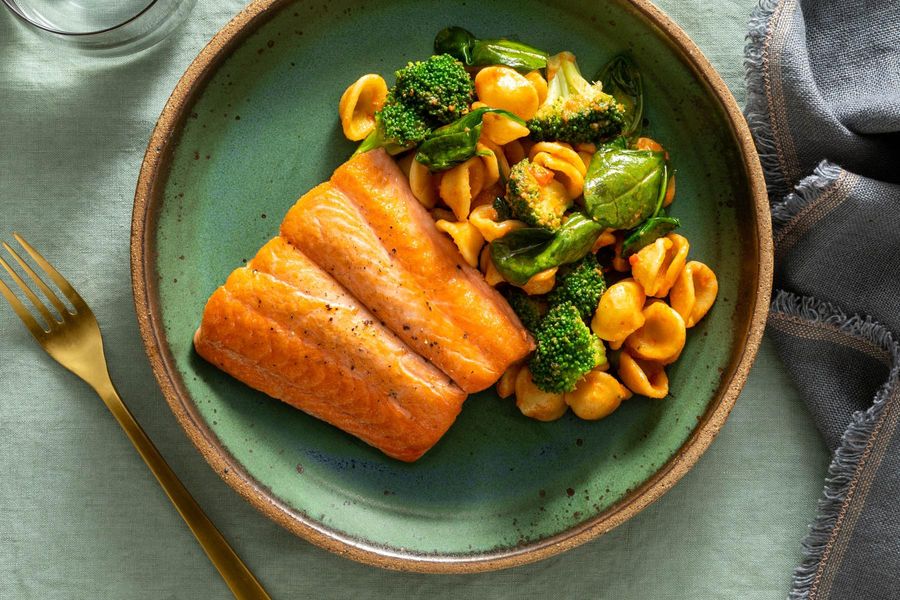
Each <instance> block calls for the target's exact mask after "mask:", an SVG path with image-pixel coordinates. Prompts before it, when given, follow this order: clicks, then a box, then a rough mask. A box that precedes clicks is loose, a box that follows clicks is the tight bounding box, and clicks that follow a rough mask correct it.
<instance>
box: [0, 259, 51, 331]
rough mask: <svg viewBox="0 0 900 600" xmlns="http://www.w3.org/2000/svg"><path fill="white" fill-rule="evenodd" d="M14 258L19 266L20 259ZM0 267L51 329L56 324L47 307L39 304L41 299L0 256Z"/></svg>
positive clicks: (41, 303)
mask: <svg viewBox="0 0 900 600" xmlns="http://www.w3.org/2000/svg"><path fill="white" fill-rule="evenodd" d="M3 245H4V246H6V244H3ZM7 249H9V248H7ZM15 258H16V260H17V261H19V264H20V265H21V264H22V262H21V261H22V259H21V258H19V257H18V256H15ZM0 266H2V267H3V268H4V269H6V272H7V273H9V276H10V277H12V279H13V281H15V282H16V285H18V286H19V289H21V290H22V292H24V293H25V295H26V296H27V297H28V299H29V300H31V303H32V304H34V307H35V308H36V309H38V312H39V313H41V316H42V317H44V320H45V321H47V326H48V327H53V324H54V323H56V319H54V318H53V315H52V314H50V311H49V310H47V307H46V306H45V305H44V303H43V302H41V299H40V298H38V297H37V294H35V293H34V292H33V291H32V289H31V288H30V287H29V286H28V284H27V283H25V280H24V279H22V278H21V277H20V276H19V274H18V273H16V272H15V271H14V270H13V268H12V267H11V266H9V263H8V262H6V261H5V260H3V257H2V256H0Z"/></svg>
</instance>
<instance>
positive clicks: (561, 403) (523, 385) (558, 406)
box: [516, 367, 569, 421]
mask: <svg viewBox="0 0 900 600" xmlns="http://www.w3.org/2000/svg"><path fill="white" fill-rule="evenodd" d="M516 406H518V407H519V410H520V411H522V414H523V415H525V416H526V417H531V418H532V419H537V420H538V421H555V420H556V419H558V418H560V417H561V416H563V415H564V414H566V410H568V408H569V407H568V405H567V404H566V401H565V399H564V398H563V395H562V394H551V393H550V392H543V391H541V390H539V389H538V388H537V386H536V385H534V381H532V379H531V371H530V370H529V369H528V367H523V368H522V370H521V371H519V374H518V375H517V376H516Z"/></svg>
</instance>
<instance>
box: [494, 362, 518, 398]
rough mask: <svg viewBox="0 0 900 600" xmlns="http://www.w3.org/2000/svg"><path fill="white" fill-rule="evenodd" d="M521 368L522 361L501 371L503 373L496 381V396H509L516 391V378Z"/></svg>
mask: <svg viewBox="0 0 900 600" xmlns="http://www.w3.org/2000/svg"><path fill="white" fill-rule="evenodd" d="M521 370H522V363H517V364H514V365H511V366H510V367H509V368H508V369H506V371H504V372H503V375H501V376H500V379H499V380H498V381H497V395H498V396H500V397H501V398H509V397H510V396H512V395H513V394H514V393H515V392H516V378H517V377H518V376H519V371H521Z"/></svg>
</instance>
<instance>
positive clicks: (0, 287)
mask: <svg viewBox="0 0 900 600" xmlns="http://www.w3.org/2000/svg"><path fill="white" fill-rule="evenodd" d="M0 294H3V297H4V298H6V300H7V301H8V302H9V305H10V306H12V309H13V310H14V311H15V312H16V314H17V315H19V318H20V319H22V322H23V323H25V327H27V328H28V331H30V332H31V335H33V336H34V337H36V338H38V339H39V340H40V339H41V338H42V337H43V336H44V334H46V333H47V332H46V331H44V328H43V327H41V326H40V324H39V323H38V322H37V319H35V318H34V316H33V315H32V314H31V313H30V312H28V309H27V308H25V305H24V304H22V301H21V300H19V299H18V298H17V297H16V295H15V294H13V292H12V290H11V289H9V286H8V285H6V283H4V282H3V280H2V279H0Z"/></svg>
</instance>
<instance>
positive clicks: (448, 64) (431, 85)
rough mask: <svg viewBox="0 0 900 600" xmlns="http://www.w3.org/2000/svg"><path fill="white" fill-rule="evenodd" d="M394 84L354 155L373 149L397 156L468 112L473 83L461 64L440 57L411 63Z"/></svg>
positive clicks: (447, 56) (472, 94) (445, 57)
mask: <svg viewBox="0 0 900 600" xmlns="http://www.w3.org/2000/svg"><path fill="white" fill-rule="evenodd" d="M396 76H397V82H396V83H395V84H394V87H393V88H392V89H391V91H390V92H389V93H388V96H387V99H386V100H385V103H384V106H383V107H382V108H381V110H379V111H378V112H377V113H375V129H374V130H373V131H372V133H370V134H369V136H368V137H367V138H366V139H364V140H363V141H362V143H361V144H360V145H359V147H358V148H357V149H356V152H354V153H353V155H354V156H356V155H357V154H361V153H363V152H368V151H369V150H374V149H375V148H384V149H385V150H387V151H388V153H390V154H399V153H400V152H403V151H404V150H409V149H410V148H412V147H413V146H415V145H417V144H419V143H421V142H422V141H424V140H425V138H427V137H428V136H429V135H431V132H432V130H433V129H435V128H437V127H440V126H441V125H445V124H448V123H451V122H453V121H455V120H457V119H458V118H459V117H461V116H463V115H464V114H466V113H467V112H468V110H469V104H471V103H472V100H473V99H474V97H475V84H473V83H472V78H471V77H469V74H468V73H467V72H466V69H465V67H463V65H462V63H461V62H459V61H458V60H456V59H455V58H453V57H452V56H449V55H447V54H442V55H439V56H432V57H431V58H429V59H428V60H424V61H419V62H411V63H409V64H408V65H407V66H405V67H404V68H402V69H400V70H399V71H397V73H396Z"/></svg>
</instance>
